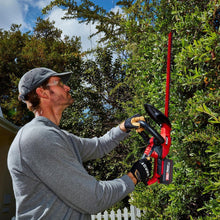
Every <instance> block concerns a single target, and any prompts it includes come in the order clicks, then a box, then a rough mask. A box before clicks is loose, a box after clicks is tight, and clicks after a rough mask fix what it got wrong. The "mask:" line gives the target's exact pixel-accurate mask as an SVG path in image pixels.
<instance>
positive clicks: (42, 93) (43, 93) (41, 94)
mask: <svg viewBox="0 0 220 220" xmlns="http://www.w3.org/2000/svg"><path fill="white" fill-rule="evenodd" d="M36 93H37V94H38V96H39V97H40V98H48V94H47V91H46V90H45V89H43V88H41V87H38V88H37V89H36Z"/></svg>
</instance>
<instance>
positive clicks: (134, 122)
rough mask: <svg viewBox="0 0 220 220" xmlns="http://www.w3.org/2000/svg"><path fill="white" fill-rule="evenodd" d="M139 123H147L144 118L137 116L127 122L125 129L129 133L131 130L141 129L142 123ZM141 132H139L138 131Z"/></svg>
mask: <svg viewBox="0 0 220 220" xmlns="http://www.w3.org/2000/svg"><path fill="white" fill-rule="evenodd" d="M139 121H145V119H144V117H143V116H141V115H139V114H136V115H134V116H132V117H130V118H128V119H126V120H125V128H126V130H127V132H129V131H130V130H131V129H136V130H138V129H140V123H138V122H139ZM138 132H139V131H138Z"/></svg>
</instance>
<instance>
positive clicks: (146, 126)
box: [139, 121, 164, 145]
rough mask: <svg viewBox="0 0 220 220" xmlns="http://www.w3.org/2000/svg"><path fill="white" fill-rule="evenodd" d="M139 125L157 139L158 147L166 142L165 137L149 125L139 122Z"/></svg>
mask: <svg viewBox="0 0 220 220" xmlns="http://www.w3.org/2000/svg"><path fill="white" fill-rule="evenodd" d="M139 123H140V125H141V127H142V128H144V129H145V130H146V131H147V132H149V133H150V134H151V135H153V136H154V137H155V139H156V140H155V141H156V142H157V143H156V144H157V145H160V144H162V143H163V142H164V139H163V137H162V136H161V135H160V134H159V133H158V132H157V131H156V130H155V129H153V128H152V127H151V126H150V125H149V124H147V123H146V122H145V121H139ZM140 135H141V134H140ZM141 136H142V135H141Z"/></svg>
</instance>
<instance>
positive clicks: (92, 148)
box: [71, 126, 129, 162]
mask: <svg viewBox="0 0 220 220" xmlns="http://www.w3.org/2000/svg"><path fill="white" fill-rule="evenodd" d="M128 135H129V134H128V133H126V132H123V131H122V130H121V129H120V128H119V126H117V127H114V128H112V129H111V130H110V131H109V132H107V133H106V134H105V135H103V136H102V137H99V138H97V137H94V138H92V139H89V138H79V137H77V136H74V135H71V138H72V142H73V144H74V145H75V146H76V147H77V148H78V150H79V152H80V155H81V158H82V161H83V162H85V161H88V160H92V159H97V158H101V157H103V156H104V155H106V154H107V153H109V152H110V151H111V150H113V149H114V148H115V147H117V146H118V145H119V143H120V141H122V140H124V139H125V138H126V137H127V136H128Z"/></svg>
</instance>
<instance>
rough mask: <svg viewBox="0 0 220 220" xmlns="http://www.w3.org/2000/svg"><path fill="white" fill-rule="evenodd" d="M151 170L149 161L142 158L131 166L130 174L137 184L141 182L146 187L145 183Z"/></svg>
mask: <svg viewBox="0 0 220 220" xmlns="http://www.w3.org/2000/svg"><path fill="white" fill-rule="evenodd" d="M151 170H152V164H151V160H147V159H146V158H144V159H141V160H138V161H137V162H136V163H135V164H134V165H133V167H132V168H131V170H130V172H131V173H132V174H133V175H134V177H135V178H136V179H137V183H139V182H143V183H144V184H145V185H147V181H148V179H149V176H150V175H151Z"/></svg>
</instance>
